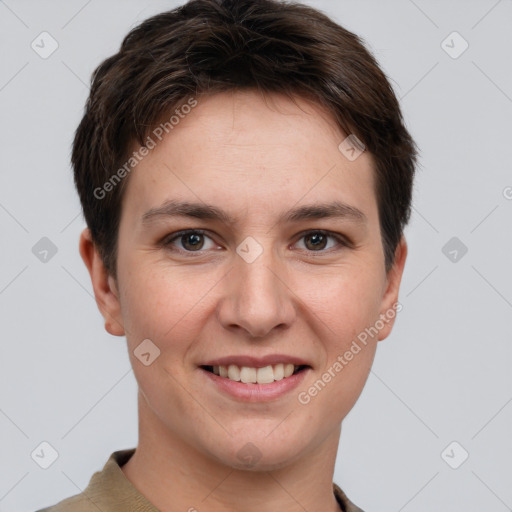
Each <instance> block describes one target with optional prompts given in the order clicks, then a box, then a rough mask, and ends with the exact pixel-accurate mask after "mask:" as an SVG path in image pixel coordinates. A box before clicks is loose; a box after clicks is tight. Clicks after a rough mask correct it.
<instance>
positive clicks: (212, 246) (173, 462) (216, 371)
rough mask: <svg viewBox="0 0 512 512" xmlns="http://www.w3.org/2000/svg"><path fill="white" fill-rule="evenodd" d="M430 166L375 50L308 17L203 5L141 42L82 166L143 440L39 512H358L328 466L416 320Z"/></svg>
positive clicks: (109, 322)
mask: <svg viewBox="0 0 512 512" xmlns="http://www.w3.org/2000/svg"><path fill="white" fill-rule="evenodd" d="M417 153H418V150H417V146H416V144H415V142H414V141H413V139H412V137H411V135H410V134H409V132H408V131H407V128H406V126H405V123H404V120H403V116H402V114H401V111H400V106H399V104H398V101H397V99H396V96H395V94H394V92H393V89H392V87H391V86H390V84H389V81H388V79H387V77H386V76H385V74H384V73H383V71H382V70H381V69H380V67H379V66H378V64H377V62H376V60H375V58H374V57H373V55H372V54H371V52H370V51H369V50H368V49H367V48H366V47H365V45H364V43H363V41H362V40H361V39H360V38H359V37H358V36H357V35H355V34H353V33H351V32H350V31H348V30H346V29H345V28H343V27H342V26H340V25H339V24H337V23H335V22H334V21H333V20H331V19H330V18H329V17H328V16H327V15H325V14H323V13H322V12H320V11H318V10H316V9H314V8H312V7H310V6H307V5H304V4H300V3H291V2H283V1H279V0H190V1H189V2H187V3H185V4H183V5H181V6H179V7H177V8H175V9H174V10H171V11H169V12H164V13H161V14H158V15H156V16H154V17H151V18H150V19H147V20H145V21H143V22H142V23H141V24H140V25H138V26H137V27H135V28H133V29H132V30H131V31H130V32H129V33H128V35H127V36H126V37H125V39H124V41H123V43H122V45H121V48H120V50H119V52H118V53H116V54H115V55H113V56H111V57H110V58H108V59H106V60H105V61H104V62H103V63H102V64H101V65H100V66H99V67H98V68H97V69H96V71H95V72H94V74H93V78H92V86H91V90H90V96H89V98H88V101H87V104H86V108H85V113H84V116H83V119H82V120H81V122H80V124H79V126H78V129H77V131H76V134H75V139H74V143H73V149H72V164H73V169H74V178H75V184H76V187H77V190H78V194H79V197H80V201H81V204H82V208H83V214H84V217H85V220H86V223H87V227H86V228H85V229H84V230H83V232H82V234H81V237H80V242H79V249H80V254H81V256H82V258H83V260H84V262H85V265H86V266H87V269H88V271H89V273H90V278H91V282H92V287H93V289H94V294H95V297H96V301H97V304H98V307H99V310H100V311H101V314H102V316H103V318H104V322H105V328H106V330H107V331H108V332H109V333H110V334H112V335H114V336H126V341H127V347H128V351H129V357H130V362H131V365H132V368H133V373H134V375H135V378H136V381H137V384H138V415H139V425H138V427H139V439H138V444H137V447H136V448H127V449H124V450H120V451H117V452H114V453H112V454H111V456H110V458H108V460H107V462H106V464H105V466H104V467H103V469H102V470H101V471H98V472H96V473H95V474H94V475H93V476H92V478H91V480H90V483H89V485H88V487H87V488H86V489H85V490H84V491H83V492H82V493H80V494H78V495H76V496H73V497H71V498H67V499H65V500H64V501H61V502H60V503H59V504H57V505H54V506H50V507H49V508H45V509H44V511H45V512H64V511H73V512H81V511H98V510H100V511H102V512H114V511H147V512H149V511H156V510H160V511H165V512H171V511H173V512H174V511H188V512H197V511H199V512H217V511H221V510H222V511H244V512H251V511H256V510H258V511H260V510H265V511H267V512H272V511H282V510H286V511H288V512H295V511H304V510H308V511H321V512H328V511H332V512H334V511H339V510H343V511H345V512H355V511H361V509H360V508H358V507H357V506H356V505H355V504H353V503H352V502H351V501H350V500H349V498H348V496H347V495H346V494H345V493H344V492H343V491H342V489H341V487H340V486H338V484H336V483H334V482H333V475H334V465H335V461H336V456H337V451H338V445H339V440H340V434H341V426H342V422H343V420H344V418H345V417H346V415H347V414H348V412H349V411H350V410H351V408H352V407H353V406H354V404H355V402H356V400H357V399H358V397H359V395H360V393H361V391H362V389H363V387H364V385H365V382H366V379H367V377H368V374H369V372H370V369H371V365H372V362H373V358H374V355H375V351H376V347H377V343H378V341H381V340H384V339H385V338H386V337H387V336H388V335H389V334H390V332H391V330H392V327H393V324H394V322H395V319H396V315H397V313H398V312H399V311H400V309H401V304H400V302H399V300H398V296H399V288H400V280H401V277H402V273H403V269H404V265H405V260H406V255H407V243H406V240H405V237H404V227H405V225H406V224H407V223H408V221H409V217H410V209H411V195H412V187H413V178H414V173H415V167H416V160H417Z"/></svg>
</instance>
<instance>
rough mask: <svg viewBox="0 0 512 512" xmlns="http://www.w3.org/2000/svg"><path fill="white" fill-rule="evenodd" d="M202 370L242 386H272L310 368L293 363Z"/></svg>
mask: <svg viewBox="0 0 512 512" xmlns="http://www.w3.org/2000/svg"><path fill="white" fill-rule="evenodd" d="M200 368H202V369H203V370H205V371H207V372H209V373H213V374H214V375H217V376H219V377H221V378H224V379H227V380H231V381H234V382H241V383H243V384H272V383H274V382H277V381H280V380H286V379H288V378H290V377H292V376H293V375H297V374H298V373H301V372H303V371H304V370H306V369H308V368H310V366H309V365H306V364H300V365H295V364H293V363H278V364H269V365H267V366H262V367H254V366H238V365H236V364H229V365H201V366H200Z"/></svg>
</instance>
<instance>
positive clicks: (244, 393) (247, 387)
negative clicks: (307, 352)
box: [199, 368, 311, 402]
mask: <svg viewBox="0 0 512 512" xmlns="http://www.w3.org/2000/svg"><path fill="white" fill-rule="evenodd" d="M199 369H200V370H201V372H202V373H203V374H205V376H206V377H207V378H208V379H210V381H211V382H212V383H213V384H214V385H215V386H217V388H218V389H220V391H222V392H223V393H226V394H228V395H230V396H232V397H234V398H238V399H241V400H243V401H246V402H268V401H271V400H275V399H277V398H280V397H282V396H284V395H286V393H290V392H291V391H292V390H293V389H295V388H296V387H298V385H299V384H300V383H301V382H302V381H303V380H304V378H305V376H306V374H307V373H308V372H309V371H310V370H311V368H305V369H303V370H301V371H300V372H298V373H295V374H294V375H290V377H285V378H283V379H281V380H275V381H274V382H272V383H270V384H252V383H249V384H245V383H243V382H237V381H234V380H231V379H228V378H226V377H220V376H219V375H215V374H214V373H212V372H209V371H208V370H205V369H203V368H199Z"/></svg>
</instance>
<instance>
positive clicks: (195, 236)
mask: <svg viewBox="0 0 512 512" xmlns="http://www.w3.org/2000/svg"><path fill="white" fill-rule="evenodd" d="M163 245H164V246H165V247H167V248H168V249H170V250H174V251H177V252H180V251H181V252H182V253H186V252H189V253H190V252H200V251H203V250H205V251H206V250H208V249H215V248H216V247H218V246H217V244H215V242H214V241H213V240H212V239H211V238H210V237H209V236H207V235H206V234H204V233H203V232H202V231H200V230H196V229H190V230H184V231H180V232H178V233H173V235H172V236H169V237H168V238H167V239H165V240H164V241H163Z"/></svg>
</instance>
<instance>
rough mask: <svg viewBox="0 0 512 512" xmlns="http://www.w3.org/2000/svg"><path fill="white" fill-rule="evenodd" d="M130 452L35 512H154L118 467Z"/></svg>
mask: <svg viewBox="0 0 512 512" xmlns="http://www.w3.org/2000/svg"><path fill="white" fill-rule="evenodd" d="M134 453H135V448H131V449H128V450H120V451H117V452H114V453H112V455H111V456H110V458H109V459H108V461H107V463H106V464H105V466H104V467H103V469H102V470H101V471H97V472H96V473H94V475H93V476H92V477H91V480H90V482H89V485H88V486H87V488H86V489H85V490H84V492H82V493H81V494H77V495H76V496H72V497H71V498H67V499H65V500H64V501H61V502H60V503H58V504H57V505H54V506H53V507H49V508H45V509H42V510H39V511H38V512H98V511H101V512H158V509H157V508H156V507H155V506H154V505H152V504H151V503H150V502H149V501H148V500H147V499H146V498H145V497H144V496H142V494H140V492H139V491H138V490H137V489H136V488H135V487H134V486H133V485H132V483H131V482H130V481H129V480H128V479H127V478H126V476H125V475H124V473H123V471H122V469H121V466H123V465H124V464H126V463H127V462H128V460H129V459H130V457H131V456H132V455H133V454H134ZM333 490H334V495H335V497H336V499H337V501H338V503H339V504H340V509H341V510H342V511H344V512H363V511H362V510H361V509H360V508H358V507H356V506H355V505H354V504H353V503H351V502H350V500H349V499H348V498H347V496H346V495H345V493H344V492H343V491H342V490H341V489H340V488H339V487H338V486H337V485H336V484H334V483H333ZM192 510H193V509H192Z"/></svg>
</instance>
